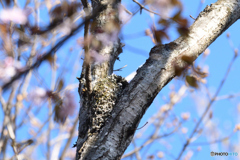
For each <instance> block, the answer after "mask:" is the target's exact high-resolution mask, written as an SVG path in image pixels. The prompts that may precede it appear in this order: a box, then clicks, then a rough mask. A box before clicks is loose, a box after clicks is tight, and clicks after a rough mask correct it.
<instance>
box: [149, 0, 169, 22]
mask: <svg viewBox="0 0 240 160" xmlns="http://www.w3.org/2000/svg"><path fill="white" fill-rule="evenodd" d="M146 4H148V5H149V7H150V9H153V10H157V11H159V12H160V14H161V16H162V18H168V15H169V14H170V12H171V10H172V9H173V7H174V6H173V5H172V3H171V1H170V0H146Z"/></svg>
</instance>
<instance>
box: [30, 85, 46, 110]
mask: <svg viewBox="0 0 240 160" xmlns="http://www.w3.org/2000/svg"><path fill="white" fill-rule="evenodd" d="M47 97H48V91H47V90H46V89H44V88H40V87H37V88H35V89H33V90H31V91H30V93H29V96H28V98H29V100H31V101H32V102H33V103H34V104H35V105H38V106H39V105H41V104H42V103H43V102H44V101H45V100H46V99H47Z"/></svg>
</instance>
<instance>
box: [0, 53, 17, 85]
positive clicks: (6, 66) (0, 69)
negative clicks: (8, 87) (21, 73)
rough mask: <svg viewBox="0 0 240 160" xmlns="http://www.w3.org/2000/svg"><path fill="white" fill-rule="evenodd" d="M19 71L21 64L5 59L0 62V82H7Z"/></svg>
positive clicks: (9, 58)
mask: <svg viewBox="0 0 240 160" xmlns="http://www.w3.org/2000/svg"><path fill="white" fill-rule="evenodd" d="M20 69H21V63H20V62H19V61H16V60H14V59H13V58H12V57H7V58H5V59H4V61H3V62H0V80H1V81H3V82H7V81H9V80H10V78H11V77H13V76H14V75H15V74H16V73H17V71H18V70H20Z"/></svg>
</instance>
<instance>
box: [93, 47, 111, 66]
mask: <svg viewBox="0 0 240 160" xmlns="http://www.w3.org/2000/svg"><path fill="white" fill-rule="evenodd" d="M89 55H90V57H91V59H92V61H93V62H95V63H103V62H105V61H107V60H108V59H109V56H107V55H101V54H99V53H97V51H95V50H92V49H90V50H89Z"/></svg>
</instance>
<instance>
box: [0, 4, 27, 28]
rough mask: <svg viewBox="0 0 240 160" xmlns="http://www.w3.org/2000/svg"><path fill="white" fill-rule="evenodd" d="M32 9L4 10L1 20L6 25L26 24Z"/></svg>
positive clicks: (0, 14) (0, 15)
mask: <svg viewBox="0 0 240 160" xmlns="http://www.w3.org/2000/svg"><path fill="white" fill-rule="evenodd" d="M29 14H30V9H26V10H22V9H20V8H11V9H3V10H2V11H1V12H0V20H1V21H2V22H4V23H8V22H10V21H12V22H14V23H17V24H26V23H27V17H28V15H29Z"/></svg>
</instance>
